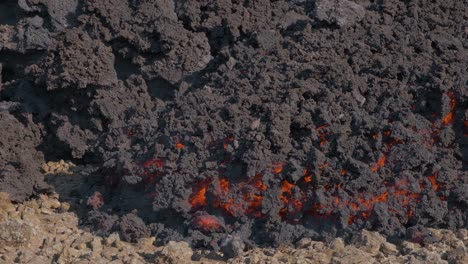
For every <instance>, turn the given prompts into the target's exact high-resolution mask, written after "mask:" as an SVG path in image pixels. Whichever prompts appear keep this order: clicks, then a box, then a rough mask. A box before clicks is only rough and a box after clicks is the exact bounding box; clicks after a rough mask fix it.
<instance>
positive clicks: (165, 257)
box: [0, 193, 468, 264]
mask: <svg viewBox="0 0 468 264" xmlns="http://www.w3.org/2000/svg"><path fill="white" fill-rule="evenodd" d="M60 200H61V199H59V195H58V194H51V195H50V196H45V195H41V196H40V197H38V199H34V200H30V201H26V202H23V203H20V204H18V203H16V204H13V203H11V201H10V199H9V197H8V195H7V194H6V193H0V262H1V263H37V264H43V263H128V264H130V263H132V264H133V263H177V264H179V263H205V264H209V263H219V264H220V263H259V264H260V263H389V264H390V263H460V264H462V263H467V261H468V252H467V246H468V231H467V230H466V229H460V230H456V231H450V230H443V229H431V232H432V233H433V236H434V237H437V238H438V242H437V243H431V244H426V245H420V244H415V243H412V242H408V241H401V242H400V243H398V244H393V243H390V242H387V241H386V239H385V237H383V236H382V235H380V234H378V233H376V232H369V231H365V230H364V231H362V232H361V233H358V234H356V237H357V238H358V240H355V242H353V241H354V240H351V241H350V243H344V242H343V240H342V239H341V238H337V239H335V240H332V241H331V242H329V243H325V242H320V241H313V240H311V239H310V238H304V239H302V240H300V241H299V242H297V243H296V245H295V246H292V245H288V246H287V245H283V246H281V247H279V248H263V249H262V248H256V249H251V250H248V251H246V252H240V254H239V255H238V256H236V257H235V258H230V257H231V256H229V255H226V254H223V253H222V252H216V251H209V250H197V249H192V248H191V247H190V246H189V244H188V243H187V242H175V241H170V242H169V243H167V245H165V246H162V247H156V246H155V245H154V244H155V243H156V240H157V238H155V237H150V238H141V239H138V241H136V243H132V244H130V243H127V242H124V241H122V240H121V237H120V236H119V234H118V233H113V234H111V235H110V236H108V237H106V238H102V237H99V236H96V235H93V234H92V233H89V232H87V231H84V230H82V228H81V227H80V226H79V225H78V218H77V215H76V214H75V213H72V212H68V209H67V208H68V207H69V205H68V204H67V203H64V202H60ZM73 206H76V205H73ZM231 239H233V240H234V241H235V238H231ZM233 240H230V241H231V242H232V241H233ZM370 248H372V249H376V251H375V252H374V253H369V249H370Z"/></svg>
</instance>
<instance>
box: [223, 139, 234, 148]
mask: <svg viewBox="0 0 468 264" xmlns="http://www.w3.org/2000/svg"><path fill="white" fill-rule="evenodd" d="M233 141H234V137H233V136H229V137H227V138H225V139H224V141H223V148H224V149H227V148H228V146H229V143H230V142H233Z"/></svg>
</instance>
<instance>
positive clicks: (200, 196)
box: [190, 182, 208, 208]
mask: <svg viewBox="0 0 468 264" xmlns="http://www.w3.org/2000/svg"><path fill="white" fill-rule="evenodd" d="M207 185H208V183H207V182H203V183H201V186H197V187H198V188H196V189H198V190H197V191H194V194H193V195H192V197H191V198H190V204H191V205H192V208H198V207H202V206H206V204H207V203H206V191H207V188H208V186H207Z"/></svg>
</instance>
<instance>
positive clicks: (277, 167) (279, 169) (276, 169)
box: [271, 162, 284, 174]
mask: <svg viewBox="0 0 468 264" xmlns="http://www.w3.org/2000/svg"><path fill="white" fill-rule="evenodd" d="M283 166H284V164H283V163H281V162H279V163H273V164H272V169H271V170H272V171H273V172H274V173H276V174H278V173H281V172H282V171H283Z"/></svg>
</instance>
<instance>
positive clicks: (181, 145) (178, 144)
mask: <svg viewBox="0 0 468 264" xmlns="http://www.w3.org/2000/svg"><path fill="white" fill-rule="evenodd" d="M184 147H185V145H184V144H183V143H180V142H179V143H177V144H176V149H183V148H184Z"/></svg>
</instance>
